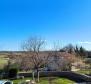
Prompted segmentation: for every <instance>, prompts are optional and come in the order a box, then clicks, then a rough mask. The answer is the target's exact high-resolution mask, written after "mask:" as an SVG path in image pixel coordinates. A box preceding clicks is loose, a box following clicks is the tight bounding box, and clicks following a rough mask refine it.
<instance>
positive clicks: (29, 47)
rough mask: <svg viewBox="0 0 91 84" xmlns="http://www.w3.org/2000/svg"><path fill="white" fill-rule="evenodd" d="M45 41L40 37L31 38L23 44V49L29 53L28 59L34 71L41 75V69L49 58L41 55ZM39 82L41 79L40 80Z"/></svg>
mask: <svg viewBox="0 0 91 84" xmlns="http://www.w3.org/2000/svg"><path fill="white" fill-rule="evenodd" d="M44 43H45V41H44V40H42V39H41V38H38V37H30V38H29V39H28V40H27V41H25V43H24V44H23V49H24V50H25V51H27V57H28V58H29V59H30V62H31V63H32V66H33V67H32V69H33V70H36V71H37V75H38V73H39V69H40V68H41V67H42V66H43V65H44V64H45V63H46V61H45V60H47V57H46V56H44V55H41V49H43V47H44ZM38 81H39V79H38Z"/></svg>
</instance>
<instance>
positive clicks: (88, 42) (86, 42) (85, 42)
mask: <svg viewBox="0 0 91 84" xmlns="http://www.w3.org/2000/svg"><path fill="white" fill-rule="evenodd" d="M79 44H91V42H90V41H83V42H79Z"/></svg>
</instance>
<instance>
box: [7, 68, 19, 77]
mask: <svg viewBox="0 0 91 84" xmlns="http://www.w3.org/2000/svg"><path fill="white" fill-rule="evenodd" d="M17 73H18V70H17V69H16V68H12V69H9V72H8V78H16V77H17Z"/></svg>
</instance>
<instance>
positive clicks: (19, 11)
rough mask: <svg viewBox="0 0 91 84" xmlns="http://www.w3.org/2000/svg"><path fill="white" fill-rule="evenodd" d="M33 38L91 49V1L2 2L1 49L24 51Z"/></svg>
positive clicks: (31, 0) (0, 14)
mask: <svg viewBox="0 0 91 84" xmlns="http://www.w3.org/2000/svg"><path fill="white" fill-rule="evenodd" d="M31 36H38V37H42V38H44V39H45V40H46V42H47V45H46V49H51V47H52V46H53V43H54V42H60V46H62V47H63V46H65V45H67V44H69V43H72V44H73V45H76V44H77V45H82V46H83V47H84V48H86V49H87V50H91V0H0V50H13V51H16V50H21V44H22V42H23V41H24V40H26V39H28V38H29V37H31Z"/></svg>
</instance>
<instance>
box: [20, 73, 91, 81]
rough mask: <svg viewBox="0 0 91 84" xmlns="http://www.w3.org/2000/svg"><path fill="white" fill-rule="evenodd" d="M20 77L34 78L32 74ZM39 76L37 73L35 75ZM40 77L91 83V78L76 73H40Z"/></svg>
mask: <svg viewBox="0 0 91 84" xmlns="http://www.w3.org/2000/svg"><path fill="white" fill-rule="evenodd" d="M19 76H24V77H32V73H19ZM35 76H37V73H35ZM40 77H64V78H67V79H70V80H73V81H75V82H91V77H89V76H86V75H81V74H78V73H74V72H69V71H63V72H56V71H46V72H40Z"/></svg>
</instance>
